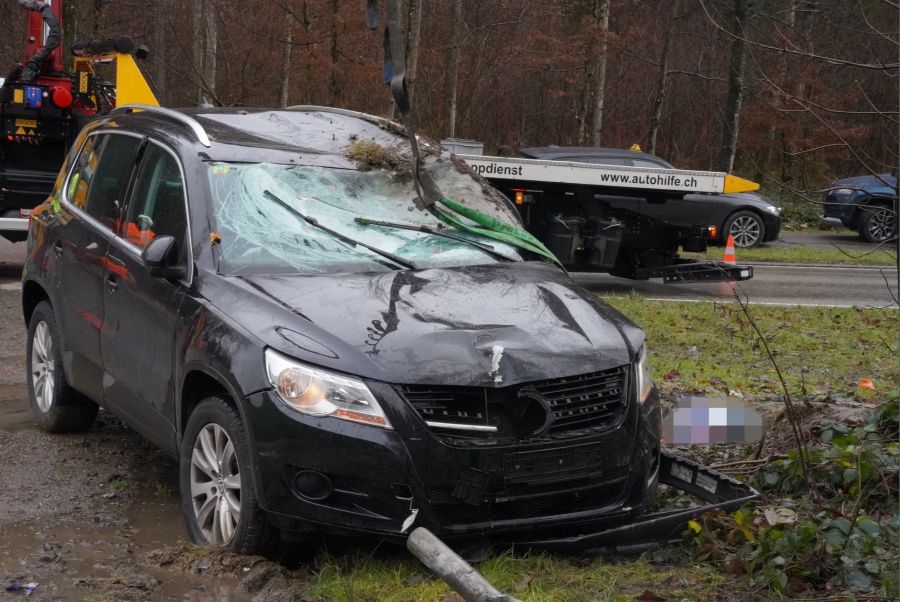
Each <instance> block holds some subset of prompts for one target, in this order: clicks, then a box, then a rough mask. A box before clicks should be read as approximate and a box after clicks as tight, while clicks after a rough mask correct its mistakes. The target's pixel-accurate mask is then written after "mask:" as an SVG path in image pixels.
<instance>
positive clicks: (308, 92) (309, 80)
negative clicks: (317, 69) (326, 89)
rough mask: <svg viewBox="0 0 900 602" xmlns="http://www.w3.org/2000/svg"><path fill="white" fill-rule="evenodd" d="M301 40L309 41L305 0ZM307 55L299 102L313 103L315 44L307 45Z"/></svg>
mask: <svg viewBox="0 0 900 602" xmlns="http://www.w3.org/2000/svg"><path fill="white" fill-rule="evenodd" d="M302 25H303V41H304V42H308V41H309V32H310V31H311V30H312V19H311V18H310V15H309V2H308V1H307V0H303V22H302ZM306 49H307V52H308V53H309V56H308V58H307V60H306V61H304V63H305V64H306V69H305V71H306V74H305V76H304V77H303V101H302V103H301V104H305V105H311V104H315V103H314V102H313V88H312V86H313V74H312V71H313V59H314V57H313V53H314V52H315V46H307V47H306Z"/></svg>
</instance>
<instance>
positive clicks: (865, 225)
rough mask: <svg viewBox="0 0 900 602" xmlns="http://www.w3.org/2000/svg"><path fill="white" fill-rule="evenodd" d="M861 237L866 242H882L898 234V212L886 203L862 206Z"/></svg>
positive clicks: (859, 227)
mask: <svg viewBox="0 0 900 602" xmlns="http://www.w3.org/2000/svg"><path fill="white" fill-rule="evenodd" d="M860 211H861V212H862V213H861V214H860V216H859V226H858V229H859V237H860V238H862V239H863V240H864V241H866V242H873V243H881V242H884V241H886V240H890V239H891V238H893V237H895V236H897V214H896V213H895V212H894V211H893V210H892V209H891V208H890V207H888V206H886V205H866V206H863V207H860Z"/></svg>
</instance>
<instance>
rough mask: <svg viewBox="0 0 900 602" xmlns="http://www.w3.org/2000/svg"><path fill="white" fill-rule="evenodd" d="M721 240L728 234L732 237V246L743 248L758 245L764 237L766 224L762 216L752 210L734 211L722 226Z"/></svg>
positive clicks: (725, 238)
mask: <svg viewBox="0 0 900 602" xmlns="http://www.w3.org/2000/svg"><path fill="white" fill-rule="evenodd" d="M722 233H723V238H722V242H723V243H724V242H725V241H727V240H728V235H729V234H731V235H732V236H733V237H734V246H735V247H740V248H743V249H749V248H750V247H756V246H759V245H760V244H761V243H762V241H763V239H764V238H765V237H766V225H765V224H764V223H763V221H762V218H761V217H760V216H759V215H758V214H756V213H754V212H753V211H735V212H734V213H733V214H731V216H730V217H729V218H728V221H726V222H725V227H724V228H722Z"/></svg>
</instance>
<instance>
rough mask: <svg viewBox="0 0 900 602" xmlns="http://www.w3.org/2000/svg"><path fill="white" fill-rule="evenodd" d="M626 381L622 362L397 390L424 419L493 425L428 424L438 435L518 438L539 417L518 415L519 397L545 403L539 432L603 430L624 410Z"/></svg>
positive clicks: (530, 430)
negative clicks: (508, 380)
mask: <svg viewBox="0 0 900 602" xmlns="http://www.w3.org/2000/svg"><path fill="white" fill-rule="evenodd" d="M627 382H628V366H627V365H626V366H619V367H617V368H612V369H609V370H603V371H600V372H591V373H588V374H580V375H577V376H567V377H564V378H555V379H549V380H542V381H537V382H531V383H525V384H521V385H515V386H512V387H502V388H486V387H452V386H431V385H404V386H402V387H400V393H401V394H402V395H403V397H405V398H406V400H407V401H408V402H409V403H410V404H411V405H412V406H413V407H414V408H415V410H416V411H417V412H418V414H419V416H421V417H422V419H423V420H425V421H426V422H432V423H443V424H447V425H453V426H457V427H459V428H460V429H464V428H465V427H467V426H469V427H471V426H476V427H486V426H491V427H496V429H497V430H496V432H495V433H478V432H472V431H465V430H457V429H454V428H451V427H447V428H440V427H432V429H433V430H435V431H438V432H440V433H442V434H445V435H446V434H450V433H452V435H453V436H455V437H468V438H485V437H492V438H499V439H503V438H519V439H522V438H529V437H530V436H532V435H533V433H534V428H532V427H533V425H534V424H538V423H540V422H541V420H542V418H530V417H523V415H522V414H521V413H520V408H522V404H523V399H533V398H535V397H539V398H543V399H544V400H545V401H546V402H547V407H548V408H549V411H550V420H549V423H548V424H549V427H547V428H545V432H544V433H542V434H549V435H558V434H561V433H569V432H572V431H583V430H585V429H591V430H596V429H605V428H609V427H611V426H615V425H616V424H618V423H619V421H620V419H621V418H622V416H623V415H624V413H625V408H626V407H627V386H626V383H627ZM544 413H546V412H544ZM529 420H530V422H529ZM525 423H528V424H527V425H526V424H525ZM539 426H540V425H539Z"/></svg>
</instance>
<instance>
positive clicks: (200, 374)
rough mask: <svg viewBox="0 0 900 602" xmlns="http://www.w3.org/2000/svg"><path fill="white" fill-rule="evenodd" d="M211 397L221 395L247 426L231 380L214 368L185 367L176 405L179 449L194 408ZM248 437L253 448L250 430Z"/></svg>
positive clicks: (203, 366) (201, 366) (238, 397)
mask: <svg viewBox="0 0 900 602" xmlns="http://www.w3.org/2000/svg"><path fill="white" fill-rule="evenodd" d="M210 395H219V396H220V397H222V399H223V400H224V401H225V403H227V404H228V405H230V406H232V407H233V408H234V409H235V410H236V411H237V413H238V415H239V416H240V417H241V422H243V423H244V424H245V425H246V424H247V419H246V416H245V415H244V409H243V408H242V407H241V403H240V400H241V398H242V396H241V394H240V393H239V392H238V390H237V388H236V387H235V386H234V385H233V384H232V383H231V379H229V378H227V377H226V376H225V375H223V374H220V373H219V372H218V371H217V370H215V369H214V368H212V367H210V366H208V365H204V364H193V365H188V366H186V367H185V372H184V379H183V380H182V383H181V387H180V389H179V395H178V403H177V404H176V406H175V407H176V421H177V425H178V443H179V445H178V447H179V449H180V444H181V438H182V436H183V434H184V429H185V426H186V425H187V421H188V418H190V416H191V413H192V412H193V411H194V408H196V407H197V404H199V403H200V402H201V401H202V400H203V399H204V398H206V397H209V396H210ZM247 435H248V438H249V440H250V442H251V448H252V447H253V444H252V441H253V438H252V437H250V430H249V429H247Z"/></svg>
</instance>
